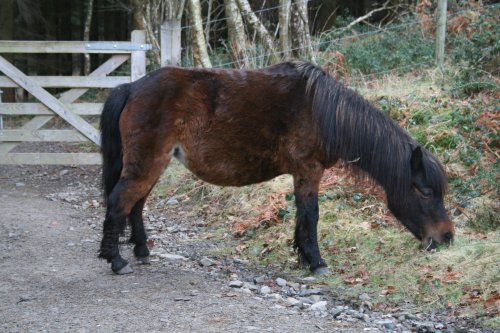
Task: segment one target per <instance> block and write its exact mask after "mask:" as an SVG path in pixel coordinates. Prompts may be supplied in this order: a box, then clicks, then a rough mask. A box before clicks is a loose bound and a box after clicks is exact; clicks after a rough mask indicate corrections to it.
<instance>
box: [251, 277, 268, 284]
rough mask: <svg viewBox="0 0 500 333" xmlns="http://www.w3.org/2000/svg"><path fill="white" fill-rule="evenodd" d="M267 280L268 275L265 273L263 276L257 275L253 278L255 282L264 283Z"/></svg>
mask: <svg viewBox="0 0 500 333" xmlns="http://www.w3.org/2000/svg"><path fill="white" fill-rule="evenodd" d="M266 280H267V277H266V276H265V275H261V276H257V277H255V278H254V279H253V282H254V283H255V284H260V283H264V282H266Z"/></svg>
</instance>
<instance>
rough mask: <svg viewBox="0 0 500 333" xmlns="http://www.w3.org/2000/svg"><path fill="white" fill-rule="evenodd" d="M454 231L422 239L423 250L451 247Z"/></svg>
mask: <svg viewBox="0 0 500 333" xmlns="http://www.w3.org/2000/svg"><path fill="white" fill-rule="evenodd" d="M453 239H454V235H453V231H444V232H442V233H440V234H438V235H431V236H427V237H424V238H423V239H422V248H423V249H424V250H426V251H430V250H434V249H436V248H437V247H438V246H440V245H447V246H448V245H451V244H452V243H453Z"/></svg>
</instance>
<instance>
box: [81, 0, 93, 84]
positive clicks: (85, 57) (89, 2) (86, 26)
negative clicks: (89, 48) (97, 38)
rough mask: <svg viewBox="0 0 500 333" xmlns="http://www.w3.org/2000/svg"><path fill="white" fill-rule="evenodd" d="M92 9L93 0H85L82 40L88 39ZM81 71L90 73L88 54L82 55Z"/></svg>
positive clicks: (86, 73) (86, 40)
mask: <svg viewBox="0 0 500 333" xmlns="http://www.w3.org/2000/svg"><path fill="white" fill-rule="evenodd" d="M93 9H94V0H87V7H86V8H85V23H84V25H83V40H84V41H85V42H88V41H89V40H90V26H91V24H92V12H93ZM83 73H84V74H85V75H89V73H90V54H88V53H85V54H84V55H83Z"/></svg>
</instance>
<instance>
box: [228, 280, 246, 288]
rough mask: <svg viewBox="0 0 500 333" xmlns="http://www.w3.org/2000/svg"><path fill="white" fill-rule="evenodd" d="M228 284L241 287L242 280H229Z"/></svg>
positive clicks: (232, 286)
mask: <svg viewBox="0 0 500 333" xmlns="http://www.w3.org/2000/svg"><path fill="white" fill-rule="evenodd" d="M229 286H230V287H231V288H241V287H243V282H241V281H240V280H233V281H231V282H229Z"/></svg>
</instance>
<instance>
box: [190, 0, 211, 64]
mask: <svg viewBox="0 0 500 333" xmlns="http://www.w3.org/2000/svg"><path fill="white" fill-rule="evenodd" d="M189 14H190V15H189V17H190V20H191V24H192V26H193V58H194V64H195V66H197V67H212V64H211V63H210V58H209V57H208V51H207V44H206V42H205V35H204V34H203V25H202V24H201V5H200V0H189Z"/></svg>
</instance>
